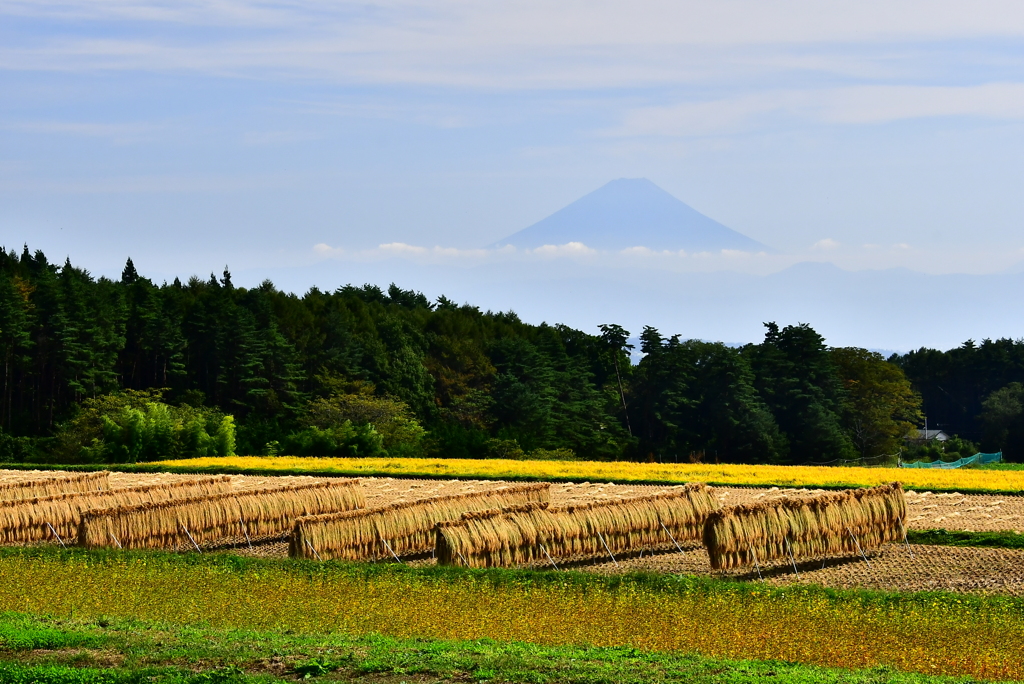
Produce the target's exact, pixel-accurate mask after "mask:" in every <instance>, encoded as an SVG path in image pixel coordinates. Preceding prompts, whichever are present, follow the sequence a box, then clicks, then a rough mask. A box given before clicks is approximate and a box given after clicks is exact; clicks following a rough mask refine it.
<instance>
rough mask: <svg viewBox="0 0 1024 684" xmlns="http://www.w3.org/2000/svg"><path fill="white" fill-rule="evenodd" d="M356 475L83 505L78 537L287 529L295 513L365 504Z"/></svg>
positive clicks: (126, 538)
mask: <svg viewBox="0 0 1024 684" xmlns="http://www.w3.org/2000/svg"><path fill="white" fill-rule="evenodd" d="M364 503H365V499H364V497H363V491H362V488H361V487H360V486H359V482H358V480H332V481H327V482H314V483H311V484H304V485H294V486H286V487H277V488H266V489H255V490H249V491H243V492H230V493H226V494H215V495H212V496H204V497H194V498H189V499H179V500H174V501H164V502H159V503H150V504H141V505H135V506H123V507H117V508H107V509H103V510H95V511H88V512H86V513H84V514H83V515H82V519H81V523H80V525H79V532H78V543H79V545H80V546H85V547H87V548H101V547H111V546H116V547H120V548H175V547H177V546H178V545H179V544H181V543H183V542H184V543H189V542H191V541H194V542H195V543H196V544H198V545H200V546H202V545H203V544H208V543H210V542H215V541H217V540H219V539H223V538H226V537H234V536H239V535H243V534H244V535H247V536H249V537H264V536H270V535H279V534H284V533H286V532H287V531H288V530H289V529H290V528H291V527H292V525H293V524H294V521H295V519H296V518H298V517H300V516H305V515H317V514H321V513H332V512H337V511H347V510H352V509H354V508H357V507H360V506H362V505H364Z"/></svg>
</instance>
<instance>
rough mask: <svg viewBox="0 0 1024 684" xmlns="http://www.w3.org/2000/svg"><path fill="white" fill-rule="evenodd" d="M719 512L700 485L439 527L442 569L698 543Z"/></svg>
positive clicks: (469, 517) (482, 516)
mask: <svg viewBox="0 0 1024 684" xmlns="http://www.w3.org/2000/svg"><path fill="white" fill-rule="evenodd" d="M717 506H718V502H717V501H716V500H715V498H714V497H713V496H712V494H711V492H710V490H709V489H708V487H707V486H706V485H704V484H703V483H694V484H688V485H685V486H683V487H678V488H674V489H673V490H671V491H668V492H662V493H659V494H653V495H649V496H638V497H631V498H628V499H617V500H609V501H601V502H595V503H590V504H579V505H570V506H563V507H559V508H553V507H550V506H528V507H525V508H519V509H508V510H500V511H487V512H482V513H478V514H465V515H463V516H462V518H461V519H460V520H458V521H456V522H452V523H449V524H442V525H438V526H437V529H436V532H435V534H436V544H437V551H436V555H437V562H438V563H439V564H441V565H468V566H470V567H508V566H511V565H519V564H523V563H533V562H537V561H545V560H547V558H548V557H551V558H564V557H567V556H590V555H595V554H602V555H603V554H607V553H609V552H611V553H612V554H616V553H624V552H630V551H635V550H640V549H645V548H647V549H650V548H654V547H657V546H662V545H665V544H671V543H673V542H676V543H679V542H683V541H696V540H699V539H700V535H701V530H702V529H703V525H704V521H705V520H706V519H707V518H708V516H709V515H711V513H712V512H713V511H714V510H715V509H716V508H717Z"/></svg>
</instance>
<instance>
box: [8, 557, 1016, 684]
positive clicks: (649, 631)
mask: <svg viewBox="0 0 1024 684" xmlns="http://www.w3.org/2000/svg"><path fill="white" fill-rule="evenodd" d="M962 601H963V603H964V605H960V603H961V599H960V598H957V597H955V596H952V595H926V596H924V595H923V596H917V597H910V598H909V599H903V598H900V597H895V598H888V599H876V600H865V599H862V598H860V597H859V596H857V595H835V594H832V595H829V594H827V593H826V592H823V591H821V590H814V589H810V590H799V589H796V588H793V589H789V590H785V591H781V590H771V589H766V588H763V587H759V586H756V585H736V586H733V587H724V588H723V587H721V586H720V587H719V588H714V587H711V588H708V587H705V588H701V587H696V588H692V589H685V588H681V589H679V590H671V589H668V590H666V589H664V588H658V587H653V588H652V587H650V586H647V585H645V584H644V583H643V582H642V581H637V582H631V581H626V582H623V583H622V584H621V585H619V586H613V585H611V584H607V583H605V584H602V583H599V582H590V583H589V584H587V585H586V586H583V585H581V584H580V583H579V582H576V581H573V578H572V577H567V576H566V577H562V578H560V579H556V580H553V581H530V582H527V581H522V582H520V581H516V580H514V579H513V580H511V581H501V582H491V581H489V580H488V579H487V577H486V576H485V575H479V574H477V575H466V574H451V575H448V576H432V575H431V574H430V573H419V572H415V571H405V570H404V569H402V568H397V569H394V570H389V569H387V568H383V567H378V568H377V569H376V570H374V571H372V572H369V571H364V570H361V569H359V568H358V567H357V566H334V568H333V569H332V568H327V569H325V570H324V571H322V572H321V571H318V570H315V569H311V568H310V569H302V568H296V567H295V566H291V567H289V566H287V565H284V564H278V565H275V564H265V563H264V564H250V565H247V566H242V567H232V566H230V565H228V564H226V563H219V562H216V560H215V559H210V560H202V561H200V560H196V561H195V562H186V561H185V560H180V561H175V560H173V559H172V560H166V559H162V558H161V557H159V556H155V555H151V556H145V555H121V556H106V557H90V556H81V555H80V556H71V557H63V558H61V557H56V556H35V557H33V556H31V555H28V554H26V555H20V556H19V555H9V556H6V557H3V558H0V610H15V611H23V612H30V613H35V614H46V615H55V616H70V615H74V616H77V617H84V618H97V617H101V616H107V617H125V618H138V619H143V620H153V621H161V622H164V623H171V624H192V623H208V624H209V625H211V626H212V627H215V628H242V629H257V630H293V631H295V632H299V633H311V634H316V633H326V632H340V633H347V634H351V635H364V634H369V633H380V634H384V635H390V636H398V637H420V638H439V639H452V640H463V639H479V638H490V639H495V640H499V641H525V642H532V643H538V644H543V645H558V644H592V645H596V646H633V647H636V648H640V649H644V650H652V651H681V652H691V653H699V654H704V655H709V656H721V657H729V658H741V659H748V658H749V659H762V660H764V659H777V660H783V661H792V662H802V663H812V664H820V665H826V666H838V667H850V668H860V667H872V666H877V665H888V666H891V667H895V668H898V669H901V670H907V671H917V672H923V673H927V674H949V675H968V676H972V677H979V678H983V679H1019V678H1024V650H1022V649H1021V647H1020V644H1021V643H1024V615H1022V612H1021V610H1020V606H1019V602H1014V601H1013V600H1009V601H1008V602H1007V601H1003V602H1000V601H990V600H987V599H968V598H966V597H965V598H963V599H962ZM951 635H953V636H952V637H951Z"/></svg>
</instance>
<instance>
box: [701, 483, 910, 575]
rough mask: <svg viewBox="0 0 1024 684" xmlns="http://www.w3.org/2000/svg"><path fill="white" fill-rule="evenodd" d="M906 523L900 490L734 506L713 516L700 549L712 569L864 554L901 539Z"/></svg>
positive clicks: (892, 486)
mask: <svg viewBox="0 0 1024 684" xmlns="http://www.w3.org/2000/svg"><path fill="white" fill-rule="evenodd" d="M906 519H907V504H906V500H905V498H904V496H903V487H902V486H901V485H900V484H899V483H898V482H894V483H892V484H888V485H882V486H879V487H872V488H870V489H853V490H847V491H844V492H826V493H823V494H818V495H816V496H810V497H802V498H794V499H780V500H777V501H772V502H770V503H758V504H747V505H742V506H733V507H730V508H726V509H723V510H721V511H718V512H717V513H714V514H713V515H712V516H711V517H710V518H709V519H708V521H707V524H706V526H705V527H704V546H705V547H706V548H707V550H708V556H709V557H710V559H711V567H712V568H714V569H715V570H723V569H730V568H736V567H748V566H752V565H754V564H755V563H765V562H770V561H775V560H787V559H789V554H790V552H792V554H793V557H794V558H795V559H797V560H799V559H801V558H814V557H819V558H820V557H822V556H843V555H853V554H858V553H860V552H864V553H867V552H868V551H870V550H874V549H877V548H878V547H879V546H881V545H882V544H884V543H887V542H891V541H898V540H899V539H902V536H903V533H902V529H903V525H904V524H905V521H906Z"/></svg>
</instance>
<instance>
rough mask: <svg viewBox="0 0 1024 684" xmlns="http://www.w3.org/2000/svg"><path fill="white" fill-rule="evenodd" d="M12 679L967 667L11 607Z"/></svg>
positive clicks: (786, 672)
mask: <svg viewBox="0 0 1024 684" xmlns="http://www.w3.org/2000/svg"><path fill="white" fill-rule="evenodd" d="M0 639H2V640H3V644H4V648H5V660H6V663H3V664H0V679H2V680H3V681H6V682H11V681H18V682H56V681H59V682H65V683H70V682H83V684H84V683H85V682H90V683H92V682H103V684H118V683H120V682H125V683H126V684H128V683H132V684H134V683H136V682H139V681H145V682H147V684H171V683H172V682H173V683H177V682H182V683H189V684H193V683H194V684H208V683H209V682H211V681H217V682H239V683H244V684H249V683H252V684H255V683H256V682H277V681H282V680H284V681H295V680H296V679H300V678H302V679H310V678H317V679H323V680H327V681H338V680H341V681H359V682H382V681H384V682H392V681H395V682H398V681H415V682H417V683H418V684H435V683H439V682H451V681H495V682H529V683H530V684H556V683H566V682H571V683H576V682H578V683H580V684H583V683H584V682H585V683H586V684H676V683H680V684H681V683H682V682H695V681H696V682H712V681H728V682H730V684H747V683H754V682H762V681H764V680H765V679H770V680H771V681H773V682H778V683H779V684H805V683H811V682H815V683H817V682H844V683H846V684H861V683H864V684H867V683H871V684H953V683H954V682H962V681H965V680H964V679H962V678H959V677H956V678H953V677H945V676H936V675H927V674H918V673H910V672H899V671H896V670H893V669H891V668H884V667H882V668H870V669H865V670H848V669H839V668H830V667H821V666H814V665H806V664H797V663H781V662H778V661H757V660H729V659H724V658H712V657H706V656H698V655H695V654H692V653H685V654H684V653H677V652H658V651H649V652H645V651H640V650H638V649H635V648H632V647H629V646H624V647H587V646H541V645H537V644H531V643H527V642H505V643H502V642H495V641H491V640H471V641H443V640H427V639H408V638H406V639H403V638H396V637H387V636H380V635H372V636H352V635H344V634H337V633H329V634H312V635H296V634H294V633H290V634H286V633H284V632H281V631H277V632H274V631H255V630H229V629H214V628H210V627H202V626H187V627H180V626H175V625H170V624H167V623H165V622H149V621H141V620H138V619H131V620H118V619H110V618H104V619H99V620H95V619H82V618H74V619H67V618H53V617H49V618H43V617H38V616H33V615H27V614H21V613H6V614H3V615H0Z"/></svg>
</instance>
